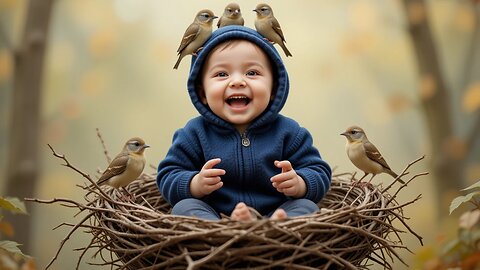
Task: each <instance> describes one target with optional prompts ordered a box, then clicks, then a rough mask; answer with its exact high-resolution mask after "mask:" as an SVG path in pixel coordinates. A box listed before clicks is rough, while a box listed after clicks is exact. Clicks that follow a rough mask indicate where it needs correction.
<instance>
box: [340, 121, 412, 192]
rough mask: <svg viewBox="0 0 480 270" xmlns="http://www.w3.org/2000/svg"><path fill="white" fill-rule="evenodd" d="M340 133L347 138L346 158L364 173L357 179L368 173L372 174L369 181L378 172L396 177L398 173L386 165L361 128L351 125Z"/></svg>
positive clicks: (401, 181) (400, 180)
mask: <svg viewBox="0 0 480 270" xmlns="http://www.w3.org/2000/svg"><path fill="white" fill-rule="evenodd" d="M340 135H343V136H345V137H346V138H347V144H346V146H345V148H346V150H347V155H348V158H349V159H350V161H351V162H352V163H353V165H355V166H356V167H357V168H359V169H360V170H362V171H363V172H364V173H365V174H364V175H363V177H362V178H361V179H360V180H359V181H361V180H362V179H363V178H365V176H367V175H368V174H370V173H371V174H372V177H371V178H370V180H369V181H368V182H371V181H372V179H373V177H374V176H375V175H377V174H379V173H388V174H389V175H391V176H392V177H393V178H395V179H397V178H398V175H397V174H396V173H395V172H393V171H392V169H391V168H390V166H388V164H387V162H386V161H385V159H384V158H383V156H382V154H380V151H378V149H377V147H375V145H373V143H371V142H370V141H369V140H368V138H367V135H366V134H365V131H364V130H363V129H362V128H360V127H358V126H351V127H349V128H348V129H347V130H346V131H345V132H343V133H341V134H340ZM398 181H399V182H400V183H402V184H405V182H404V181H403V180H402V179H398Z"/></svg>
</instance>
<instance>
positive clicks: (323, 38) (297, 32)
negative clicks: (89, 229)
mask: <svg viewBox="0 0 480 270" xmlns="http://www.w3.org/2000/svg"><path fill="white" fill-rule="evenodd" d="M228 3H229V1H219V0H214V1H208V2H207V1H193V0H188V1H170V2H168V4H167V2H165V1H154V0H100V1H99V0H68V1H67V0H63V1H62V0H58V1H52V0H48V1H47V0H42V1H40V0H35V1H26V0H0V179H1V180H2V181H1V185H0V194H1V195H2V196H16V197H19V198H23V197H37V198H43V199H49V198H54V197H67V198H73V199H76V200H82V195H83V193H82V192H79V191H80V190H79V189H78V188H77V187H76V184H83V183H84V179H82V178H81V177H80V176H79V175H77V174H75V173H74V172H73V171H71V170H69V169H67V168H65V167H63V166H60V165H59V160H58V159H56V158H54V157H53V156H52V154H51V152H50V150H49V149H48V147H47V143H49V144H51V145H52V146H53V147H54V148H55V149H56V150H57V151H58V152H59V153H64V154H65V155H66V156H67V158H68V159H69V160H70V161H71V162H72V163H73V164H75V165H76V166H77V167H79V168H81V169H83V170H84V171H85V172H87V173H89V174H91V175H96V171H97V169H98V168H100V169H104V168H105V167H106V166H107V163H106V159H105V157H104V154H103V149H102V146H101V144H100V142H99V140H98V138H97V135H96V130H95V129H96V128H99V129H100V131H101V133H102V135H103V138H104V139H105V141H106V145H107V147H108V149H109V151H110V154H112V155H114V154H116V153H117V152H119V151H120V149H121V147H122V146H123V144H124V142H125V141H126V140H127V139H128V138H130V137H133V136H141V137H143V138H144V139H145V140H146V142H147V143H148V144H150V145H151V146H152V148H151V149H149V151H148V152H147V161H148V163H150V164H152V165H153V166H156V165H157V164H158V162H159V161H160V160H162V158H163V157H164V156H165V154H166V151H167V149H168V147H169V146H170V143H171V139H172V136H173V133H174V132H175V130H176V129H178V128H181V127H183V126H184V125H185V123H186V122H187V121H188V120H189V119H190V118H192V117H194V116H196V115H197V114H198V113H197V112H196V110H195V109H194V107H193V106H192V104H191V102H190V99H189V97H188V94H187V91H186V80H187V76H188V70H189V65H190V57H185V58H184V60H183V61H182V63H181V65H180V68H179V69H178V70H173V69H172V67H173V64H174V63H175V61H176V58H177V57H176V49H177V47H178V44H179V42H180V39H181V37H182V35H183V33H184V31H185V29H186V27H187V26H188V25H189V24H190V23H191V22H192V21H193V18H194V15H195V13H196V12H197V11H198V10H200V9H203V8H209V9H211V10H212V11H213V12H214V13H215V15H217V16H220V15H221V14H222V12H223V9H224V7H225V6H226V5H227V4H228ZM239 3H240V6H241V8H242V13H243V17H244V18H245V25H246V26H248V27H251V28H254V25H253V22H254V19H255V16H254V15H255V14H254V12H253V11H252V10H253V9H254V7H255V6H256V5H257V4H258V1H251V0H245V1H241V2H239ZM269 4H270V5H271V6H272V8H273V10H274V13H275V15H276V18H277V19H278V20H279V22H280V24H281V26H282V29H283V32H284V34H285V38H286V40H287V46H288V48H289V49H290V51H291V52H292V54H293V57H292V58H288V59H285V64H286V66H287V68H288V70H289V75H290V79H291V88H290V96H289V99H288V101H287V104H286V106H285V108H284V109H283V111H282V113H283V114H284V115H287V116H289V117H292V118H294V119H296V120H297V121H298V122H300V123H301V125H303V126H304V127H306V128H307V129H308V130H310V132H311V133H312V135H313V137H314V143H315V145H316V146H317V148H318V149H319V150H320V152H321V154H322V157H323V158H324V159H325V160H326V161H327V162H329V163H330V164H331V165H332V167H337V168H336V172H354V171H356V168H355V167H354V166H353V165H352V164H351V163H350V162H349V160H348V158H347V156H346V153H345V138H344V137H342V136H340V135H339V134H340V133H341V132H343V131H344V130H345V129H346V128H347V127H348V126H350V125H353V124H356V125H359V126H361V127H363V128H364V129H365V130H366V133H367V134H368V136H369V139H370V140H371V141H372V142H373V143H374V144H375V145H376V146H377V147H378V148H379V150H380V151H381V152H382V154H383V155H384V157H385V159H386V160H387V162H388V163H389V164H390V166H391V167H392V169H393V170H394V171H396V172H399V171H401V170H402V169H403V168H404V167H405V166H406V165H407V164H408V163H409V162H410V161H412V160H414V159H416V158H418V157H420V156H422V155H424V154H426V155H427V158H426V159H425V161H424V162H422V164H421V165H420V166H416V167H415V170H417V172H421V171H425V170H428V171H430V173H431V175H430V176H428V177H423V178H421V179H420V180H418V181H414V182H413V183H412V184H411V185H409V186H408V187H407V188H406V191H404V192H402V195H401V197H400V198H399V201H406V200H409V199H413V198H415V197H416V196H417V195H418V194H420V193H421V194H423V199H422V200H420V201H419V202H418V203H417V204H416V205H415V206H411V207H408V208H407V209H406V211H407V213H406V215H407V216H410V217H411V220H410V221H409V224H411V226H412V228H413V229H414V230H415V231H417V232H418V233H419V234H420V235H422V236H423V237H424V238H425V240H424V243H426V246H425V247H421V246H419V244H418V242H417V241H416V239H414V237H411V238H410V237H407V239H405V240H406V241H407V246H408V247H409V248H410V249H411V250H412V251H414V252H415V253H416V255H412V254H409V253H408V252H406V251H402V254H403V256H405V258H406V261H407V262H408V263H409V264H410V265H411V268H412V269H415V268H418V269H420V268H419V267H420V266H419V265H420V264H421V263H419V261H421V260H422V256H423V257H425V258H426V257H428V256H431V254H433V253H435V252H436V251H437V250H436V249H438V245H439V244H442V243H443V242H444V241H445V239H448V238H449V237H450V236H451V235H453V234H454V233H455V230H456V226H457V221H456V219H448V218H447V215H448V205H449V203H450V201H451V199H452V198H453V197H455V196H457V195H459V190H460V189H461V188H463V187H466V186H468V185H470V184H471V183H473V182H475V181H476V180H480V143H479V141H480V4H478V1H472V0H455V1H453V0H430V1H420V0H403V1H402V0H376V1H375V0H351V1H314V0H304V1H299V2H295V4H293V2H290V1H270V2H269ZM215 24H216V22H215ZM215 28H216V27H215ZM277 48H278V47H277ZM282 56H283V54H282ZM145 172H148V173H151V172H154V169H152V168H150V167H147V168H146V170H145ZM391 180H392V179H391V178H390V176H388V175H382V176H377V177H376V178H375V180H374V181H376V182H377V183H379V182H387V183H389V181H391ZM27 209H28V211H29V212H30V213H31V214H30V215H29V216H26V217H23V218H21V219H17V217H12V223H13V224H14V228H15V230H16V236H17V237H16V239H17V241H18V242H20V243H23V244H24V247H23V249H24V252H25V253H27V254H30V255H32V256H33V257H34V258H35V259H36V264H37V266H38V267H39V268H43V267H44V266H45V265H46V264H47V263H48V261H49V260H50V259H51V258H52V257H53V255H54V253H55V251H56V249H57V248H58V246H59V243H60V241H61V240H62V239H63V237H64V235H65V234H66V233H67V228H61V229H58V230H55V231H52V228H53V227H55V226H57V225H58V224H60V223H62V222H73V221H74V218H73V214H74V212H73V211H69V209H66V208H63V207H60V206H54V205H36V204H32V203H28V204H27ZM22 237H23V238H22ZM88 241H89V237H88V236H87V235H80V234H76V235H74V236H73V237H72V238H71V240H70V241H69V242H68V243H67V244H66V246H65V248H64V249H63V251H62V253H61V254H60V257H59V259H58V261H57V262H56V263H55V264H54V266H53V267H52V269H73V268H74V267H75V264H76V259H77V258H78V256H79V252H74V251H72V249H74V248H78V247H82V246H85V245H86V244H87V243H88ZM403 267H404V266H402V265H401V264H398V266H396V267H395V269H403ZM100 268H101V267H100ZM81 269H91V266H89V265H87V264H82V265H81ZM105 269H107V267H105Z"/></svg>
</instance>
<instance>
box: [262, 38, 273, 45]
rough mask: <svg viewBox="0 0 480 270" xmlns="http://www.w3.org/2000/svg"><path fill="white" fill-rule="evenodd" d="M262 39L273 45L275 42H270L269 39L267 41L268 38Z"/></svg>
mask: <svg viewBox="0 0 480 270" xmlns="http://www.w3.org/2000/svg"><path fill="white" fill-rule="evenodd" d="M263 39H264V40H265V41H267V42H270V43H271V44H275V42H273V41H271V40H270V39H268V38H266V37H264V38H263Z"/></svg>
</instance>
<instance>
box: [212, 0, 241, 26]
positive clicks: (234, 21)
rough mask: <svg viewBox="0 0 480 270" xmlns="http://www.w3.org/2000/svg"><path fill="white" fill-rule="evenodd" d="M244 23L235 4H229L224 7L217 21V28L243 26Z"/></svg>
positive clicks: (238, 7)
mask: <svg viewBox="0 0 480 270" xmlns="http://www.w3.org/2000/svg"><path fill="white" fill-rule="evenodd" d="M244 23H245V21H244V20H243V17H242V12H241V11H240V6H239V5H238V4H237V3H230V4H228V5H227V6H226V7H225V10H224V12H223V15H222V17H221V18H220V19H219V20H218V23H217V26H218V28H220V27H224V26H227V25H244Z"/></svg>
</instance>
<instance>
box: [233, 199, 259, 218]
mask: <svg viewBox="0 0 480 270" xmlns="http://www.w3.org/2000/svg"><path fill="white" fill-rule="evenodd" d="M230 217H231V218H232V219H233V220H236V221H245V222H250V221H254V220H255V217H254V216H253V214H252V212H250V209H248V206H247V205H246V204H245V203H243V202H241V203H238V204H237V205H236V206H235V209H233V212H232V215H231V216H230Z"/></svg>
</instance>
